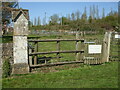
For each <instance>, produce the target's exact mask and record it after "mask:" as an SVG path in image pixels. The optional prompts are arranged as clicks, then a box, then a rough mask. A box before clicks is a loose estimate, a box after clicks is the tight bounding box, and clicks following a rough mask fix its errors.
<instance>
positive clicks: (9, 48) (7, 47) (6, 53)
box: [2, 43, 13, 65]
mask: <svg viewBox="0 0 120 90" xmlns="http://www.w3.org/2000/svg"><path fill="white" fill-rule="evenodd" d="M2 59H3V60H5V59H8V60H10V63H11V65H12V64H13V43H3V44H2Z"/></svg>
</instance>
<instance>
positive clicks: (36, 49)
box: [34, 42, 38, 65]
mask: <svg viewBox="0 0 120 90" xmlns="http://www.w3.org/2000/svg"><path fill="white" fill-rule="evenodd" d="M34 52H38V42H35V50H34ZM36 64H37V55H35V56H34V65H36Z"/></svg>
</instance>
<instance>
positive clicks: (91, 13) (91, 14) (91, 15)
mask: <svg viewBox="0 0 120 90" xmlns="http://www.w3.org/2000/svg"><path fill="white" fill-rule="evenodd" d="M90 17H91V18H92V19H93V11H92V7H91V6H90Z"/></svg>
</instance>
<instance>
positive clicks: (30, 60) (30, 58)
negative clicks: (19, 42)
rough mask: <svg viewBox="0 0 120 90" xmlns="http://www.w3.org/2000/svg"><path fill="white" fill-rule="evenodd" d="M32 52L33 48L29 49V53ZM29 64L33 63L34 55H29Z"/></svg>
mask: <svg viewBox="0 0 120 90" xmlns="http://www.w3.org/2000/svg"><path fill="white" fill-rule="evenodd" d="M30 53H32V49H29V54H30ZM29 65H30V66H31V65H32V56H29Z"/></svg>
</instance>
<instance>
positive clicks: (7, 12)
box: [2, 0, 19, 23]
mask: <svg viewBox="0 0 120 90" xmlns="http://www.w3.org/2000/svg"><path fill="white" fill-rule="evenodd" d="M18 6H19V4H18V2H17V0H16V2H2V8H3V9H2V22H3V23H4V22H6V21H7V23H10V19H11V18H12V13H11V11H12V9H13V8H19V7H18Z"/></svg>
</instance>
